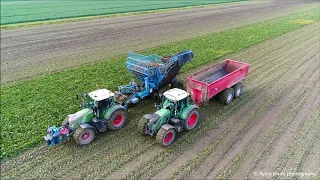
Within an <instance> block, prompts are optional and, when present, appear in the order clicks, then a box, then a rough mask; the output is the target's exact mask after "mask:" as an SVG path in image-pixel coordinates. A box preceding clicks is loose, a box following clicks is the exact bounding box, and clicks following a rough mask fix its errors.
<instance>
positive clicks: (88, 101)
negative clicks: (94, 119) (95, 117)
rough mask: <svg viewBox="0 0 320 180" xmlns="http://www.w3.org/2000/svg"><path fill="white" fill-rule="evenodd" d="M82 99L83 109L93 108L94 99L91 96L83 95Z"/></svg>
mask: <svg viewBox="0 0 320 180" xmlns="http://www.w3.org/2000/svg"><path fill="white" fill-rule="evenodd" d="M81 98H82V103H81V106H82V108H92V107H93V105H94V100H93V99H92V98H90V96H88V95H87V94H82V95H81Z"/></svg>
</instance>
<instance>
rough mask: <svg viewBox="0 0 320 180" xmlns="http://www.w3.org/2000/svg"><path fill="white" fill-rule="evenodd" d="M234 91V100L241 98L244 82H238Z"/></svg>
mask: <svg viewBox="0 0 320 180" xmlns="http://www.w3.org/2000/svg"><path fill="white" fill-rule="evenodd" d="M233 89H234V98H238V97H240V96H241V94H242V92H243V84H242V82H238V83H237V84H236V85H234V86H233Z"/></svg>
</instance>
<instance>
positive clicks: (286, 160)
mask: <svg viewBox="0 0 320 180" xmlns="http://www.w3.org/2000/svg"><path fill="white" fill-rule="evenodd" d="M318 87H319V84H318ZM317 94H318V92H317ZM316 108H317V110H316V111H315V112H314V113H313V114H312V117H311V118H310V119H307V121H306V122H305V123H304V124H303V126H302V128H301V131H299V132H298V133H297V135H296V136H295V138H294V140H293V142H292V143H291V144H290V146H289V147H288V148H287V149H286V151H285V152H284V153H283V155H282V156H281V157H280V158H279V161H278V162H277V167H276V168H274V169H273V172H286V173H287V172H289V173H292V172H298V171H297V170H298V169H300V167H301V166H302V165H303V164H307V163H308V162H306V161H305V159H306V156H308V154H309V153H310V150H311V149H312V147H313V146H314V144H315V142H316V140H317V137H318V133H319V131H320V118H319V115H320V113H319V112H320V111H319V108H320V106H319V104H318V106H317V107H316ZM313 169H314V170H315V171H313V173H318V172H319V167H313ZM307 172H311V171H309V170H308V171H307ZM318 176H319V174H318ZM278 177H281V176H278ZM297 177H299V176H297Z"/></svg>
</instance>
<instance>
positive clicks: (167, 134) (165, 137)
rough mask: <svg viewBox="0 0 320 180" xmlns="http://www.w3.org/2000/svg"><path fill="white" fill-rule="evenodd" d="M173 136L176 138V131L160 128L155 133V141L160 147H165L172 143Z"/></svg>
mask: <svg viewBox="0 0 320 180" xmlns="http://www.w3.org/2000/svg"><path fill="white" fill-rule="evenodd" d="M175 136H176V131H175V130H174V129H173V128H171V129H168V130H165V129H163V128H160V129H159V131H158V133H157V137H156V141H157V142H158V144H160V145H161V146H163V147H167V146H169V145H170V144H171V143H172V142H173V140H174V138H175Z"/></svg>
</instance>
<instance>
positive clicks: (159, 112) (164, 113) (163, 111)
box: [155, 108, 170, 117]
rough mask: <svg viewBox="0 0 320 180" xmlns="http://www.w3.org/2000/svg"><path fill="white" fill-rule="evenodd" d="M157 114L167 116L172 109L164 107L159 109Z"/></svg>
mask: <svg viewBox="0 0 320 180" xmlns="http://www.w3.org/2000/svg"><path fill="white" fill-rule="evenodd" d="M155 114H157V115H159V116H160V117H164V116H167V115H169V114H170V110H169V109H166V108H163V109H160V110H158V111H157V112H156V113H155Z"/></svg>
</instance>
